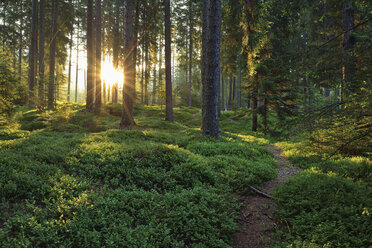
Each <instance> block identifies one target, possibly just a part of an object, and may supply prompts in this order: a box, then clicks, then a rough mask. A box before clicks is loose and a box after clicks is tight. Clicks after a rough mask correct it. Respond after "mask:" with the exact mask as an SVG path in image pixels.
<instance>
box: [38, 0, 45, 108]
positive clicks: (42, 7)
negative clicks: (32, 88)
mask: <svg viewBox="0 0 372 248" xmlns="http://www.w3.org/2000/svg"><path fill="white" fill-rule="evenodd" d="M44 12H45V5H44V0H40V26H39V29H40V30H39V101H40V105H41V106H42V108H44V106H45V90H44V84H45V78H44V72H45V63H44V51H45V34H44V21H45V14H44Z"/></svg>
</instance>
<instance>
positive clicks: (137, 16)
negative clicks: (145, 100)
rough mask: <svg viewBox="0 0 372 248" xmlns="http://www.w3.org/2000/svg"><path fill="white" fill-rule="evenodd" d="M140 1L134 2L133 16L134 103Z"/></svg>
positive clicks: (135, 97)
mask: <svg viewBox="0 0 372 248" xmlns="http://www.w3.org/2000/svg"><path fill="white" fill-rule="evenodd" d="M139 15H140V1H139V0H137V1H136V14H135V15H134V21H135V23H134V52H133V60H134V80H133V82H134V101H136V99H137V91H136V83H137V54H138V29H139Z"/></svg>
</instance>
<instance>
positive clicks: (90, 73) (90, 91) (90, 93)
mask: <svg viewBox="0 0 372 248" xmlns="http://www.w3.org/2000/svg"><path fill="white" fill-rule="evenodd" d="M87 11H88V13H87V59H88V61H87V67H88V69H87V104H86V109H87V111H92V109H93V99H94V66H95V61H94V51H93V48H94V47H93V39H94V38H93V25H92V24H93V23H92V22H93V0H88V9H87Z"/></svg>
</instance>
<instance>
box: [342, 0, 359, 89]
mask: <svg viewBox="0 0 372 248" xmlns="http://www.w3.org/2000/svg"><path fill="white" fill-rule="evenodd" d="M343 19H344V20H343V21H344V26H343V28H344V32H346V33H345V34H344V41H343V49H344V68H345V70H344V77H343V79H344V83H345V95H346V96H349V95H350V94H352V93H354V92H355V90H356V86H355V83H354V82H353V77H354V72H355V61H354V54H353V47H354V41H355V37H354V35H353V34H352V28H353V27H354V10H353V0H345V3H344V6H343ZM348 30H350V31H348Z"/></svg>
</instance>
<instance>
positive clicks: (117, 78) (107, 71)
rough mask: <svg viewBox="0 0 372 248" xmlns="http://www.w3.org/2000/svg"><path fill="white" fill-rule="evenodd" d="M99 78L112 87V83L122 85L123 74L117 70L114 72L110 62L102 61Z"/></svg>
mask: <svg viewBox="0 0 372 248" xmlns="http://www.w3.org/2000/svg"><path fill="white" fill-rule="evenodd" d="M101 78H102V80H104V81H105V82H106V84H108V85H110V86H111V85H113V84H114V83H116V82H117V83H119V84H120V83H123V81H124V74H123V72H121V71H119V70H115V68H114V65H113V64H112V62H111V61H108V60H106V61H104V62H103V63H102V68H101Z"/></svg>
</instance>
